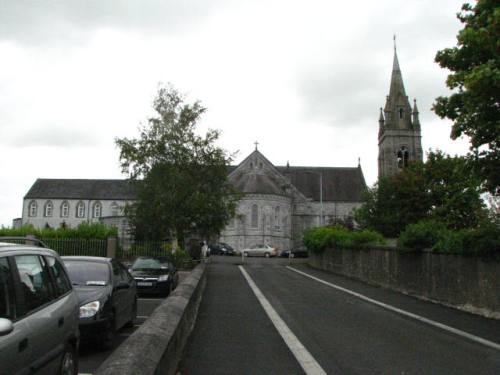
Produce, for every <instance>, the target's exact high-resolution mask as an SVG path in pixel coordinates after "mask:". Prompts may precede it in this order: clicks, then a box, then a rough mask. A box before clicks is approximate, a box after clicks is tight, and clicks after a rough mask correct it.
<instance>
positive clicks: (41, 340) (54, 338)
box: [0, 238, 79, 375]
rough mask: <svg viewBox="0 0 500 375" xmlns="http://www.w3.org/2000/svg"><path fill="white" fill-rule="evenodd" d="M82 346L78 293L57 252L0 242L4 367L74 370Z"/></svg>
mask: <svg viewBox="0 0 500 375" xmlns="http://www.w3.org/2000/svg"><path fill="white" fill-rule="evenodd" d="M0 241H3V240H2V239H1V238H0ZM32 241H33V240H30V242H32ZM78 347H79V332H78V298H77V296H76V293H75V291H74V290H73V288H72V286H71V282H70V280H69V278H68V275H67V272H66V269H65V267H64V265H63V263H62V261H61V258H60V257H59V255H58V254H57V253H56V252H55V251H52V250H50V249H47V248H41V247H35V246H34V245H33V246H32V245H29V246H28V245H20V244H17V245H16V244H12V243H6V242H0V373H1V374H9V375H11V374H33V373H37V374H64V375H76V374H78Z"/></svg>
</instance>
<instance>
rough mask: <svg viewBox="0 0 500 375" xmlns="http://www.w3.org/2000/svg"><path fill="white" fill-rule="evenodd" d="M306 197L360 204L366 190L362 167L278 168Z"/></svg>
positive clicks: (316, 199)
mask: <svg viewBox="0 0 500 375" xmlns="http://www.w3.org/2000/svg"><path fill="white" fill-rule="evenodd" d="M276 169H277V170H278V171H280V172H281V173H282V174H283V175H284V176H287V177H288V178H289V179H290V182H291V183H292V184H293V185H294V186H295V187H296V188H297V189H298V190H299V191H300V192H301V193H302V194H303V195H304V196H305V197H306V198H312V199H313V200H315V201H319V200H320V199H321V194H320V192H321V189H320V187H321V186H322V188H323V197H322V198H323V201H332V202H360V201H361V194H362V192H363V190H364V189H365V188H366V183H365V178H364V176H363V172H362V171H361V168H360V167H357V168H328V167H276Z"/></svg>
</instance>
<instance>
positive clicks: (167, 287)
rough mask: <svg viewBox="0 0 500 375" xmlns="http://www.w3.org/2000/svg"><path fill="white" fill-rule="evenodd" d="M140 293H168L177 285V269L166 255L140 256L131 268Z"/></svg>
mask: <svg viewBox="0 0 500 375" xmlns="http://www.w3.org/2000/svg"><path fill="white" fill-rule="evenodd" d="M130 272H131V273H132V276H133V277H134V279H135V282H136V284H137V290H138V292H139V294H163V295H168V294H170V292H171V291H172V290H174V289H175V288H176V287H177V284H178V282H179V275H178V273H177V269H176V268H175V267H174V265H173V264H172V263H170V262H169V261H168V260H167V259H166V258H165V257H139V258H137V259H136V260H135V262H134V263H133V264H132V267H131V268H130Z"/></svg>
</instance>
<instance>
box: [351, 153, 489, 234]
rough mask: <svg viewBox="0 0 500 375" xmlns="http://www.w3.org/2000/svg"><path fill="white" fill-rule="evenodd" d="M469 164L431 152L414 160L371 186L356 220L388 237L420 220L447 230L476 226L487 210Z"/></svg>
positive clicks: (476, 179) (357, 212) (456, 158)
mask: <svg viewBox="0 0 500 375" xmlns="http://www.w3.org/2000/svg"><path fill="white" fill-rule="evenodd" d="M468 165H469V164H468V161H467V160H465V159H464V158H463V157H458V156H455V157H451V156H449V155H445V154H444V153H442V152H440V151H437V152H432V151H431V152H429V153H428V155H427V161H426V162H425V163H420V162H416V163H412V164H410V166H409V167H408V168H405V169H404V170H403V171H401V172H400V173H398V174H396V175H394V176H391V177H386V178H381V179H380V180H379V181H378V183H377V184H376V185H375V186H374V187H373V188H372V189H369V190H368V191H367V192H366V193H365V196H364V198H363V202H364V203H363V206H362V207H361V208H360V209H358V210H357V211H356V213H355V217H356V220H357V221H358V223H359V224H360V225H361V226H362V227H365V228H370V229H374V230H377V231H379V232H381V233H383V234H384V235H386V236H391V237H394V236H397V235H398V234H399V233H400V232H401V231H402V230H403V229H404V228H405V227H406V226H407V225H408V224H414V223H417V222H418V221H421V220H424V219H432V220H436V221H439V222H441V223H443V224H444V225H446V226H447V227H448V228H451V229H461V228H473V227H476V226H478V225H479V224H480V223H481V222H483V221H484V220H486V216H487V214H486V211H485V205H484V202H483V200H482V199H481V195H480V194H481V181H480V180H479V179H478V178H477V177H475V176H474V175H471V174H470V173H469V166H468Z"/></svg>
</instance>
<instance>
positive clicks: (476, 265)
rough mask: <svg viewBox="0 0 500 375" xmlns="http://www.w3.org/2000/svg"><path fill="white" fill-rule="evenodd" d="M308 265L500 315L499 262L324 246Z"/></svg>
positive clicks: (376, 249) (427, 253)
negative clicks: (323, 249)
mask: <svg viewBox="0 0 500 375" xmlns="http://www.w3.org/2000/svg"><path fill="white" fill-rule="evenodd" d="M308 263H309V265H310V266H311V267H314V268H318V269H322V270H326V271H330V272H333V273H336V274H340V275H344V276H348V277H352V278H355V279H359V280H362V281H365V282H367V283H370V284H375V285H379V286H382V287H385V288H389V289H393V290H396V291H399V292H403V293H406V294H409V295H413V296H416V297H419V298H424V299H428V300H431V301H434V302H438V303H442V304H445V305H448V306H451V307H455V308H458V309H461V310H466V311H469V312H473V313H477V314H481V315H484V316H487V317H491V318H496V319H500V262H499V261H494V260H482V259H479V258H473V257H464V256H460V255H450V254H436V253H431V252H410V253H400V252H398V251H397V250H396V249H394V248H373V249H364V250H358V249H326V250H325V251H324V252H323V253H321V254H315V253H312V252H311V253H310V256H309V260H308Z"/></svg>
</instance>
